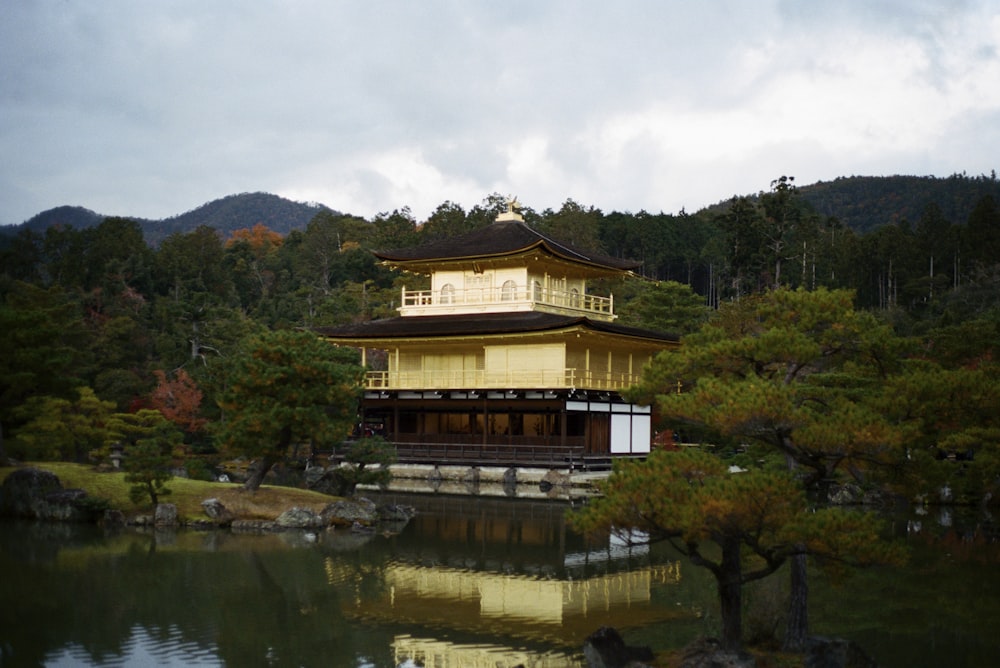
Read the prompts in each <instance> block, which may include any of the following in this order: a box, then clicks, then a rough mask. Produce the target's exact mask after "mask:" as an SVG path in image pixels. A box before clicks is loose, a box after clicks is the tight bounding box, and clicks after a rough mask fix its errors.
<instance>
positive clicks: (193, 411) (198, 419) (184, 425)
mask: <svg viewBox="0 0 1000 668" xmlns="http://www.w3.org/2000/svg"><path fill="white" fill-rule="evenodd" d="M153 374H154V375H155V376H156V381H157V383H156V388H155V389H154V390H153V392H152V394H151V395H150V397H149V399H150V404H151V407H152V408H155V409H156V410H158V411H160V412H161V413H163V416H164V417H165V418H167V419H168V420H170V421H171V422H173V423H174V424H176V425H177V426H178V427H180V428H181V429H183V430H184V431H185V432H186V433H188V434H196V433H198V432H200V431H201V430H202V428H203V427H204V426H205V423H206V422H207V420H206V419H205V418H204V417H202V416H201V414H200V412H201V400H202V396H203V395H202V392H201V390H200V389H198V384H197V383H195V381H194V379H193V378H191V376H190V374H188V372H187V371H185V370H184V369H178V370H177V371H176V372H175V373H174V374H173V378H168V377H167V374H166V372H165V371H162V370H160V369H157V370H156V371H154V372H153Z"/></svg>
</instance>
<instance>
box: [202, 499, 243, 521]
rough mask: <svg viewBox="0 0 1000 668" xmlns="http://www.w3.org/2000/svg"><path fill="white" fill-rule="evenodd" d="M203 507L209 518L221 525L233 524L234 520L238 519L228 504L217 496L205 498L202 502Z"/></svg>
mask: <svg viewBox="0 0 1000 668" xmlns="http://www.w3.org/2000/svg"><path fill="white" fill-rule="evenodd" d="M201 507H202V509H203V510H204V511H205V514H206V515H208V517H209V519H211V520H212V521H213V522H215V523H216V524H218V525H220V526H226V525H228V524H232V522H233V520H234V519H236V518H235V516H234V515H233V513H232V512H230V510H229V509H228V508H226V506H225V505H224V504H223V503H222V501H220V500H219V499H216V498H214V497H213V498H211V499H205V500H204V501H202V502H201Z"/></svg>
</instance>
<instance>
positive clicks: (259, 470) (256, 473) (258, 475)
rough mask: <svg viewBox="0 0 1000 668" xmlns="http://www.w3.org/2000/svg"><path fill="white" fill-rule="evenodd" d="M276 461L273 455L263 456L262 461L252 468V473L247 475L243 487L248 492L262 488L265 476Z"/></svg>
mask: <svg viewBox="0 0 1000 668" xmlns="http://www.w3.org/2000/svg"><path fill="white" fill-rule="evenodd" d="M274 462H275V460H274V458H273V457H272V456H271V455H264V456H263V457H261V458H260V461H259V462H257V466H256V467H253V469H252V470H251V472H250V475H249V476H248V477H247V481H246V482H245V483H243V489H245V490H246V491H248V492H256V491H257V490H258V489H260V486H261V484H262V483H263V482H264V476H266V475H267V472H268V471H270V470H271V467H272V466H274Z"/></svg>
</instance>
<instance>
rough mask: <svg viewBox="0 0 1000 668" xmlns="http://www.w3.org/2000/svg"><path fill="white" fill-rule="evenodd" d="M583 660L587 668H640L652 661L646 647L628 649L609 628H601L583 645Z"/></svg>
mask: <svg viewBox="0 0 1000 668" xmlns="http://www.w3.org/2000/svg"><path fill="white" fill-rule="evenodd" d="M583 658H584V660H585V661H586V662H587V668H640V667H641V666H645V665H646V664H645V663H643V662H645V661H652V660H653V651H652V650H651V649H649V648H648V647H629V646H628V645H626V644H625V641H624V640H623V639H622V637H621V635H620V634H619V633H618V631H616V630H615V629H613V628H611V627H610V626H602V627H601V628H599V629H597V630H596V631H594V632H593V633H591V634H590V635H589V636H587V639H586V640H585V641H584V643H583Z"/></svg>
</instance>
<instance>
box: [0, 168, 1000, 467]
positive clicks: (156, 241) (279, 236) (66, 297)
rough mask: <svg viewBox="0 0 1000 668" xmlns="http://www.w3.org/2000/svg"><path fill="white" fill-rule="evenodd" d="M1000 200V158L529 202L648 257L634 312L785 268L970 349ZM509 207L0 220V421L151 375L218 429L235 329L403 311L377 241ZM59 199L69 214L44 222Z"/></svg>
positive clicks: (421, 233)
mask: <svg viewBox="0 0 1000 668" xmlns="http://www.w3.org/2000/svg"><path fill="white" fill-rule="evenodd" d="M893 183H895V184H905V186H906V188H908V189H909V190H906V191H905V192H896V191H893V190H892V189H891V188H890V187H889V186H890V185H891V184H893ZM921 185H922V187H921ZM938 185H950V186H951V189H947V188H946V189H943V190H938V189H937V186H938ZM848 186H853V187H856V188H864V189H866V192H868V193H869V194H868V195H866V196H863V197H862V196H860V195H859V199H860V200H863V201H864V202H866V205H865V206H864V207H861V206H852V205H851V202H850V201H847V200H848V199H849V197H848V195H847V194H845V193H847V192H850V191H849V190H847V189H846V188H847V187H848ZM856 192H860V191H856ZM960 192H964V193H965V194H964V195H962V196H961V197H959V196H958V195H957V194H956V193H960ZM923 200H926V201H924V202H923V204H922V208H920V209H919V211H917V210H916V209H914V208H913V206H914V202H920V201H923ZM876 202H881V203H882V204H881V205H877V204H876ZM998 202H1000V186H998V184H997V182H996V180H995V178H993V177H992V176H991V177H977V178H968V177H963V176H956V177H950V178H947V179H937V180H935V179H930V180H928V179H924V180H918V181H911V180H910V179H909V178H908V177H893V178H891V179H883V180H878V179H876V180H874V181H873V180H871V179H868V180H860V181H859V180H858V179H855V178H850V179H842V180H837V181H834V182H832V183H828V184H816V185H814V186H809V187H808V188H801V189H800V188H797V187H796V185H795V182H794V179H792V178H790V177H780V178H777V179H775V180H774V181H773V182H772V183H770V184H768V187H767V188H766V189H764V190H762V191H761V192H759V193H756V194H753V195H747V196H739V197H734V198H733V199H732V200H730V201H728V202H725V203H722V204H720V205H718V206H713V207H710V208H707V209H704V210H702V211H699V212H696V213H690V214H689V213H687V212H684V211H682V212H680V213H678V214H665V213H656V214H654V213H648V212H645V211H639V212H636V213H631V212H618V211H613V212H603V211H601V210H600V209H597V208H595V207H593V206H590V205H584V204H580V203H577V202H575V201H573V200H566V201H565V202H564V203H563V204H562V205H561V206H560V207H559V209H557V210H554V209H545V210H542V211H536V210H534V209H532V208H530V207H525V208H524V209H522V214H523V215H524V218H525V220H526V222H527V223H528V224H529V225H531V226H533V227H535V228H536V229H538V230H539V231H541V232H543V233H545V234H547V235H549V236H551V237H553V238H556V239H560V240H563V241H565V242H568V243H570V244H573V245H576V246H578V247H581V248H585V249H592V250H598V251H601V252H604V253H606V254H609V255H613V256H618V257H627V258H633V259H639V260H642V262H643V267H642V269H641V275H637V276H634V277H632V278H629V279H624V280H621V281H614V282H609V283H604V284H599V285H596V286H594V287H595V290H596V291H600V292H604V293H610V292H613V293H614V295H615V298H616V310H617V311H618V313H619V314H620V322H622V323H624V324H630V325H636V326H643V327H649V328H657V329H671V330H674V331H676V332H677V333H680V334H685V333H687V332H688V331H690V330H691V329H693V328H694V327H696V326H697V324H698V323H699V322H700V321H701V320H703V319H704V315H705V314H706V313H708V312H710V311H711V310H713V309H716V308H718V306H719V305H720V304H722V303H731V302H734V301H738V300H740V299H741V298H743V297H744V296H748V295H752V294H757V293H761V292H763V291H768V290H771V289H774V288H776V287H788V288H798V287H802V288H805V289H808V290H813V289H818V288H830V289H848V290H851V291H853V294H854V295H855V302H856V306H857V307H858V308H860V309H864V310H868V311H871V312H874V313H878V314H879V317H880V318H882V319H884V320H886V321H888V322H891V323H893V326H894V327H895V328H896V330H897V331H898V332H899V333H900V334H902V335H907V336H910V335H913V336H918V337H925V338H927V337H930V336H932V335H933V336H937V338H938V340H941V339H942V337H951V338H950V339H949V340H952V341H954V342H955V344H954V346H953V347H952V352H951V353H950V354H951V355H952V356H953V357H954V359H955V361H956V362H958V363H966V362H967V361H968V360H969V359H973V358H977V357H978V358H981V357H982V356H983V355H990V354H992V349H993V348H994V347H995V345H996V343H997V340H998V329H1000V206H998ZM261 207H263V209H266V211H263V210H262V208H261ZM504 207H505V198H504V197H503V196H501V195H499V194H492V195H489V196H488V197H486V198H485V199H484V200H483V202H482V203H481V204H479V205H476V206H474V207H472V208H471V209H469V210H465V209H464V208H463V207H461V206H459V205H457V204H455V203H453V202H444V203H443V204H441V205H440V206H438V207H437V209H436V210H435V211H434V212H433V213H432V214H431V215H430V216H429V217H428V218H427V219H426V220H423V221H418V220H416V219H415V218H414V217H413V215H412V214H411V213H410V211H409V210H408V209H406V208H403V209H399V210H395V211H392V212H385V213H381V214H378V215H376V216H373V217H372V218H371V219H365V218H361V217H358V216H353V215H350V214H343V213H339V212H336V211H334V210H331V209H329V208H326V207H321V206H319V205H295V204H294V203H291V202H288V201H287V200H282V199H281V198H278V197H275V196H273V195H263V194H256V195H252V196H234V197H232V198H225V199H222V200H218V201H217V202H213V203H210V204H208V205H205V207H201V208H200V209H197V210H195V211H193V212H190V213H188V214H184V215H183V216H178V217H176V218H172V219H168V220H165V221H137V220H132V219H127V218H121V217H104V218H101V217H97V216H96V214H93V213H92V212H87V211H86V210H84V209H74V208H69V207H63V208H60V209H56V210H53V212H50V214H48V216H47V218H46V219H45V220H43V219H42V218H38V219H33V220H32V221H29V223H27V224H25V225H22V226H19V227H18V228H17V229H16V230H10V231H11V232H14V233H13V234H7V235H4V236H0V327H2V331H3V332H4V337H3V343H2V344H0V425H2V427H3V430H4V433H5V434H6V435H7V436H8V437H12V436H16V435H17V431H18V429H19V428H20V427H21V426H23V425H24V424H26V423H27V422H29V421H30V420H31V419H33V417H34V413H33V411H36V410H37V407H35V408H32V405H31V401H32V400H33V399H35V398H37V397H43V396H44V397H62V398H70V399H72V398H74V397H75V396H76V393H77V392H78V390H79V388H89V389H90V390H92V391H93V393H94V394H95V396H96V397H99V398H100V400H101V401H104V402H110V403H111V404H113V405H114V407H115V408H116V410H120V411H130V410H133V411H134V410H138V409H139V408H144V407H150V406H162V399H156V396H157V392H160V395H163V394H164V393H166V394H170V393H171V392H173V393H174V394H176V395H178V396H179V395H182V394H184V393H189V394H192V395H194V394H195V393H197V396H198V399H199V403H198V406H199V408H198V409H197V411H195V412H196V413H197V415H192V416H190V420H191V422H190V424H189V425H188V427H189V428H188V432H189V433H188V434H187V437H186V438H187V440H188V442H190V443H194V444H195V445H197V446H198V447H205V448H210V442H211V439H210V437H209V436H208V435H207V434H205V433H202V430H201V429H200V427H201V426H202V425H203V424H204V422H205V421H206V420H209V421H211V420H213V419H215V418H218V417H219V410H220V409H219V408H218V401H217V398H216V393H217V392H220V391H221V389H222V386H223V380H222V379H221V375H220V369H221V368H222V367H223V366H224V360H226V359H228V358H230V357H232V356H233V355H234V354H236V352H237V351H238V350H239V347H240V345H241V342H242V341H244V340H246V339H247V337H249V336H250V335H253V334H257V333H260V332H263V331H269V330H281V329H293V328H310V327H315V326H321V325H335V324H341V323H347V322H351V321H357V320H359V319H371V318H382V317H389V316H392V315H394V314H395V309H396V307H397V306H398V305H399V295H400V289H401V287H402V286H403V285H404V284H405V285H406V286H407V287H408V288H411V289H413V288H419V287H421V285H420V284H419V283H420V281H421V278H420V277H415V276H403V275H400V274H398V273H394V272H392V271H390V270H388V269H387V268H385V267H383V266H380V265H379V264H378V263H377V262H376V261H375V259H374V257H373V255H372V254H371V253H370V250H372V249H384V248H396V247H403V246H408V245H413V244H420V243H424V242H427V241H431V240H434V239H437V238H440V237H444V236H451V235H456V234H461V233H464V232H467V231H470V230H473V229H476V228H478V227H481V226H484V225H489V224H490V223H492V222H493V220H494V219H495V216H496V214H497V213H498V212H499V211H501V210H503V209H504ZM282 211H284V213H282ZM826 211H845V212H847V215H849V216H850V217H851V218H852V220H853V219H857V220H858V221H862V222H858V223H857V226H856V227H855V226H854V225H848V224H845V222H844V221H843V220H841V219H839V218H837V217H836V216H833V215H830V214H828V213H824V212H826ZM955 212H963V213H962V215H963V216H964V217H963V218H956V217H955V216H956V215H958V214H956V213H955ZM57 215H62V216H63V217H64V218H63V219H62V220H63V221H70V220H71V221H73V222H72V223H67V222H63V223H61V224H52V222H53V220H55V218H53V216H57ZM305 216H308V218H307V219H306V218H305ZM911 216H912V218H911ZM879 217H881V219H882V222H881V224H878V225H875V224H873V223H872V222H871V221H874V220H877V219H878V218H879ZM303 220H305V222H303ZM199 221H202V223H204V222H205V221H215V223H216V224H213V225H211V226H210V225H207V224H199ZM45 223H47V224H45ZM192 225H194V227H191V226H192ZM868 228H870V229H868ZM961 328H964V329H961ZM963 346H964V347H965V348H966V349H964V350H963V349H962V347H963ZM179 379H183V380H179ZM171 383H173V385H171ZM189 398H190V397H189ZM158 401H159V402H160V403H159V404H158V403H157V402H158ZM10 442H11V441H10V438H8V444H9V443H10ZM80 448H81V449H85V448H83V446H82V445H81V446H80Z"/></svg>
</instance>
